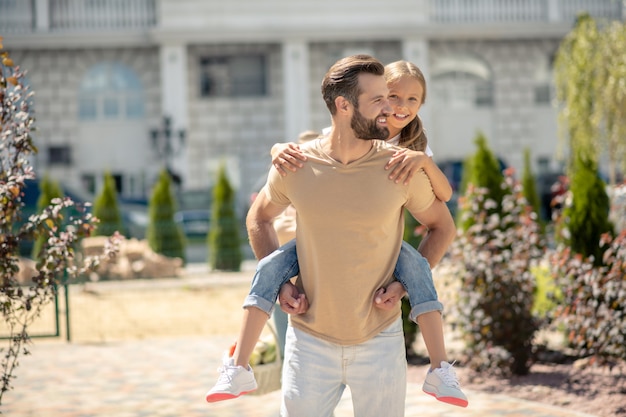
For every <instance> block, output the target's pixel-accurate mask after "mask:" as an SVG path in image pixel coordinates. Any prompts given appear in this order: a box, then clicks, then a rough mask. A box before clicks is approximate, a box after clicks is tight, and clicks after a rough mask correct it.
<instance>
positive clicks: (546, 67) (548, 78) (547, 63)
mask: <svg viewBox="0 0 626 417" xmlns="http://www.w3.org/2000/svg"><path fill="white" fill-rule="evenodd" d="M554 60H555V54H552V55H551V56H550V57H545V58H543V59H542V61H541V62H540V63H539V65H538V66H537V68H536V69H535V73H534V77H533V78H534V80H533V81H534V84H535V85H534V101H535V104H544V105H545V104H550V103H551V102H552V97H554V81H553V78H552V71H553V68H554Z"/></svg>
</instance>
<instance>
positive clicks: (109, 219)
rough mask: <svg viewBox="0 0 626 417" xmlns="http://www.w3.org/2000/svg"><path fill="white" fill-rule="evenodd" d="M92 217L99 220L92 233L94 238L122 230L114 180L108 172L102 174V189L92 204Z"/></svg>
mask: <svg viewBox="0 0 626 417" xmlns="http://www.w3.org/2000/svg"><path fill="white" fill-rule="evenodd" d="M93 215H94V216H95V217H96V218H97V219H98V220H99V223H98V226H96V230H95V232H94V234H95V235H96V236H111V235H113V234H114V233H115V232H119V231H121V230H122V227H123V225H122V215H121V214H120V209H119V207H118V204H117V190H116V188H115V179H113V176H112V175H111V173H110V172H105V174H104V187H102V191H101V192H100V194H99V195H98V196H97V197H96V199H95V201H94V203H93Z"/></svg>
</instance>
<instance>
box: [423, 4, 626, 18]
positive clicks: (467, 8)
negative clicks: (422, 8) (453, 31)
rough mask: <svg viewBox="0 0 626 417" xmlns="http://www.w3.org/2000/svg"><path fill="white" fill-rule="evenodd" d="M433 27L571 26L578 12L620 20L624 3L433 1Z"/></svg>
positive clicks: (431, 13) (431, 16) (431, 9)
mask: <svg viewBox="0 0 626 417" xmlns="http://www.w3.org/2000/svg"><path fill="white" fill-rule="evenodd" d="M429 6H430V21H431V22H433V23H496V22H505V23H506V22H567V23H569V22H573V21H574V20H575V19H576V15H577V14H578V13H579V12H581V11H586V12H588V13H589V14H590V15H591V16H593V17H595V18H601V19H617V20H622V19H624V17H625V14H624V1H623V0H432V1H430V3H429Z"/></svg>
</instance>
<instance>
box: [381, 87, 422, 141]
mask: <svg viewBox="0 0 626 417" xmlns="http://www.w3.org/2000/svg"><path fill="white" fill-rule="evenodd" d="M387 87H388V88H389V96H388V97H389V105H390V106H391V108H392V110H393V112H392V113H391V114H390V115H389V117H387V127H388V128H389V138H393V137H394V136H396V135H398V134H399V133H400V131H401V130H402V128H403V127H404V126H406V125H407V124H409V122H411V121H412V120H413V119H415V117H416V116H417V112H418V111H419V109H420V107H421V106H422V103H423V102H424V88H423V87H422V85H421V83H420V82H419V81H418V80H417V79H415V77H411V76H407V75H404V76H402V77H400V78H399V79H397V80H396V81H393V82H391V83H389V84H388V85H387Z"/></svg>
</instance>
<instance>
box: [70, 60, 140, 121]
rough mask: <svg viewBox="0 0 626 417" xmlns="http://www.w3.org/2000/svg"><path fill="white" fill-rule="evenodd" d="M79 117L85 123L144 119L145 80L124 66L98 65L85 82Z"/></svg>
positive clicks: (82, 83) (82, 89)
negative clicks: (142, 82) (143, 82)
mask: <svg viewBox="0 0 626 417" xmlns="http://www.w3.org/2000/svg"><path fill="white" fill-rule="evenodd" d="M78 116H79V118H80V119H81V120H83V121H89V120H92V121H93V120H112V119H113V120H119V119H140V118H142V117H143V116H144V98H143V86H142V85H141V81H140V80H139V78H138V77H137V75H136V74H135V73H134V71H133V70H131V69H130V68H128V67H126V66H125V65H122V64H120V63H111V62H105V63H100V64H97V65H95V66H94V67H92V68H91V69H90V70H89V71H88V72H87V74H86V75H85V77H84V78H83V80H82V82H81V85H80V93H79V99H78Z"/></svg>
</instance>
